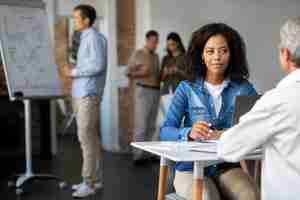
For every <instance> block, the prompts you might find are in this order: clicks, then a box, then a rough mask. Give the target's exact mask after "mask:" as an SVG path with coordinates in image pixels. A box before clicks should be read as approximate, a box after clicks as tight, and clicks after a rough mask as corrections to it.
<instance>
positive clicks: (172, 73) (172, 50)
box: [160, 32, 187, 95]
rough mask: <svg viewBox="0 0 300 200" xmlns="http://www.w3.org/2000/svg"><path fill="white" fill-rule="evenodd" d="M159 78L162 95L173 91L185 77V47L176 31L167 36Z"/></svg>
mask: <svg viewBox="0 0 300 200" xmlns="http://www.w3.org/2000/svg"><path fill="white" fill-rule="evenodd" d="M160 79H161V82H162V88H161V93H162V95H164V94H169V93H173V92H174V91H175V89H176V88H177V86H178V84H179V83H180V81H182V80H185V79H187V75H186V69H185V48H184V46H183V44H182V41H181V38H180V36H179V35H178V33H175V32H171V33H169V35H168V36H167V55H166V56H164V58H163V60H162V64H161V73H160Z"/></svg>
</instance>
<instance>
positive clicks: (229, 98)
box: [160, 78, 256, 176]
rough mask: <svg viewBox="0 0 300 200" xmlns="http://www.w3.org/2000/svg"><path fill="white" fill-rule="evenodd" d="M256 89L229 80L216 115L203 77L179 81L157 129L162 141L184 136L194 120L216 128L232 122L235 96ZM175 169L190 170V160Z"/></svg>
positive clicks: (210, 168) (208, 170) (227, 125)
mask: <svg viewBox="0 0 300 200" xmlns="http://www.w3.org/2000/svg"><path fill="white" fill-rule="evenodd" d="M255 94H256V90H255V89H254V87H253V85H252V84H251V83H249V82H248V81H244V82H241V83H238V82H235V81H231V80H229V81H228V82H227V83H226V86H225V88H224V90H223V92H222V94H221V95H222V106H221V111H220V113H219V115H218V116H217V114H216V112H215V108H214V103H213V97H212V96H211V95H210V94H209V92H208V90H207V89H206V87H205V86H204V80H203V79H202V78H201V79H197V80H196V81H194V82H189V81H182V82H181V83H180V84H179V86H178V87H177V89H176V92H175V95H174V97H173V99H172V103H171V105H170V107H169V110H168V112H167V115H166V118H165V121H164V122H163V124H162V126H161V130H160V139H161V140H162V141H178V140H187V135H188V134H189V132H190V131H191V129H192V125H193V123H194V122H196V121H205V122H207V123H211V124H212V127H213V128H215V129H218V130H222V129H227V128H230V127H231V126H232V117H233V112H234V105H235V97H236V96H239V95H255ZM176 170H179V171H192V170H193V165H192V163H186V162H184V163H182V162H179V163H177V164H176ZM215 172H216V167H214V166H212V167H209V168H207V169H206V175H208V176H210V175H214V173H215Z"/></svg>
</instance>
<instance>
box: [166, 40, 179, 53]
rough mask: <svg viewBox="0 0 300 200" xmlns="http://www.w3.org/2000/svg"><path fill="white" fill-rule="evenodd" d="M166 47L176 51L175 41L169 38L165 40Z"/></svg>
mask: <svg viewBox="0 0 300 200" xmlns="http://www.w3.org/2000/svg"><path fill="white" fill-rule="evenodd" d="M167 49H168V50H169V51H170V52H176V51H177V49H178V47H177V42H175V41H174V40H172V39H170V40H167Z"/></svg>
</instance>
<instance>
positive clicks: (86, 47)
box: [64, 5, 107, 198]
mask: <svg viewBox="0 0 300 200" xmlns="http://www.w3.org/2000/svg"><path fill="white" fill-rule="evenodd" d="M73 17H74V22H75V28H76V31H80V32H81V33H80V45H79V50H78V54H77V63H76V66H72V65H66V66H65V68H64V71H65V74H66V75H67V76H69V77H71V78H72V98H73V105H74V108H73V109H74V112H75V113H76V123H77V129H78V138H79V142H80V146H81V150H82V155H83V166H82V178H83V181H82V183H80V184H78V185H74V186H73V187H72V189H73V190H75V192H74V193H73V197H77V198H83V197H87V196H89V195H92V194H94V193H95V191H96V189H100V188H102V187H103V172H102V171H103V169H102V168H103V166H102V165H100V163H99V161H100V159H101V143H100V130H99V125H100V119H99V118H100V102H101V99H102V95H103V90H104V86H105V79H106V68H107V66H106V65H107V42H106V39H105V37H104V36H103V35H102V34H100V33H98V32H97V31H96V29H94V28H93V27H92V26H93V24H94V22H95V20H96V10H95V9H94V8H93V7H91V6H89V5H79V6H77V7H75V8H74V10H73Z"/></svg>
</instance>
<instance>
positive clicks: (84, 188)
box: [72, 183, 96, 198]
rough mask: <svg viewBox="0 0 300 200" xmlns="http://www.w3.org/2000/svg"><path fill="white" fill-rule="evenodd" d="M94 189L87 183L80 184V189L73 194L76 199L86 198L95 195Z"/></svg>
mask: <svg viewBox="0 0 300 200" xmlns="http://www.w3.org/2000/svg"><path fill="white" fill-rule="evenodd" d="M95 193H96V191H95V189H94V188H91V187H90V186H88V185H87V184H86V183H82V184H80V186H79V188H78V189H77V190H76V191H75V192H74V193H73V194H72V196H73V197H75V198H85V197H87V196H90V195H93V194H95Z"/></svg>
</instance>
